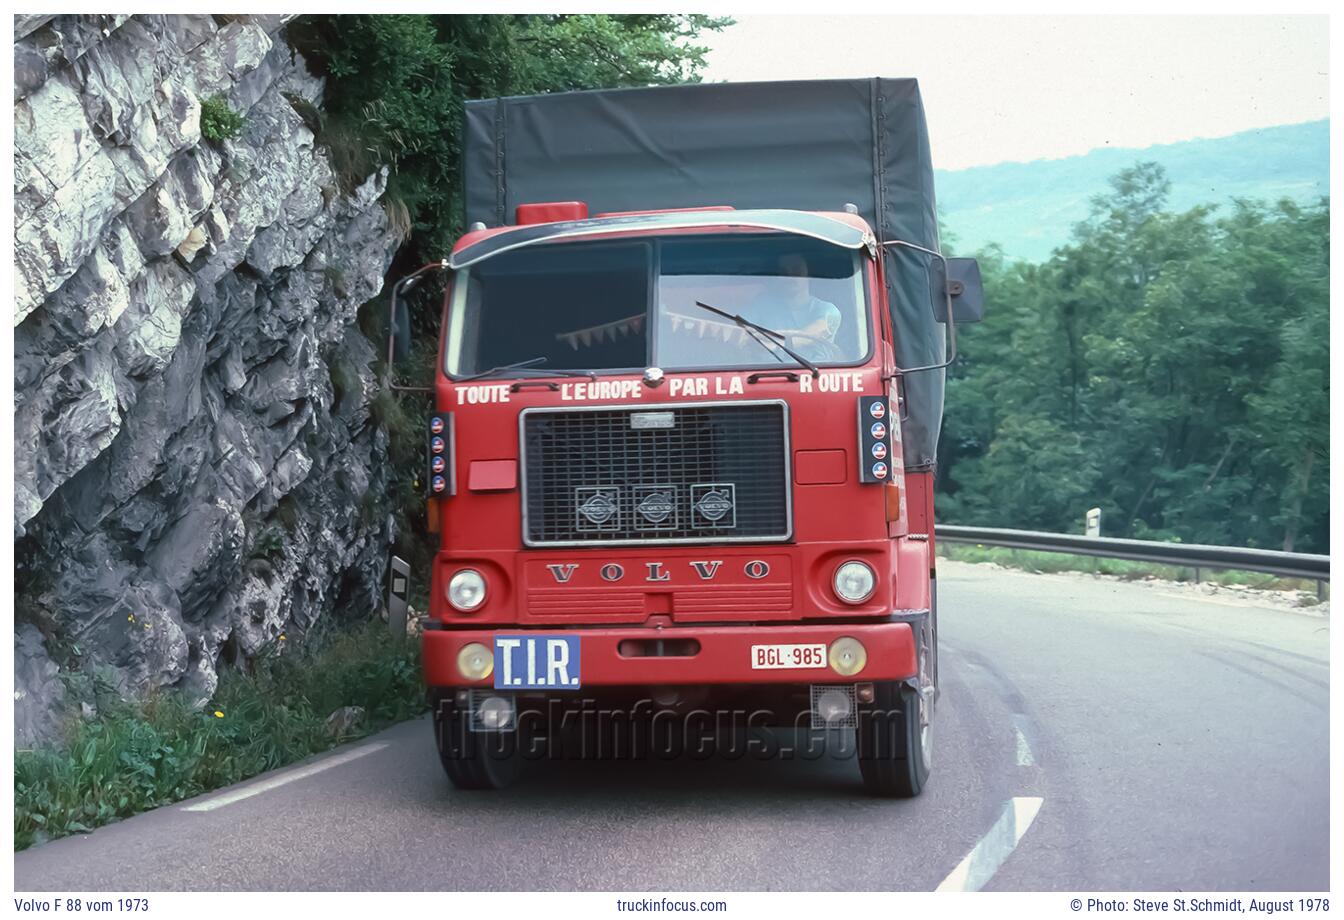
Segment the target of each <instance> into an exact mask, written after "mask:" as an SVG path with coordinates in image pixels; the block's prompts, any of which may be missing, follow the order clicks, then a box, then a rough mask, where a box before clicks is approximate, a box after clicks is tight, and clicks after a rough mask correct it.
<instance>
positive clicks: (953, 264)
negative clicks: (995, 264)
mask: <svg viewBox="0 0 1344 920" xmlns="http://www.w3.org/2000/svg"><path fill="white" fill-rule="evenodd" d="M937 264H938V265H940V266H941V264H942V263H941V262H939V263H937ZM940 274H941V273H940ZM938 293H939V294H940V295H945V294H946V295H951V297H952V321H953V322H954V323H957V324H961V323H978V322H980V321H981V320H982V319H984V318H985V288H984V285H983V284H982V283H981V281H980V263H979V262H977V261H975V259H948V260H947V272H946V275H945V277H943V278H942V285H941V290H939V291H938ZM946 302H947V301H946V297H944V296H939V297H936V298H934V303H935V307H934V316H935V317H936V318H937V320H938V322H940V323H946V322H947V308H946V306H945V304H946Z"/></svg>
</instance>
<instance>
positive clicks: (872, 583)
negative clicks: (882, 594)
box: [835, 560, 877, 604]
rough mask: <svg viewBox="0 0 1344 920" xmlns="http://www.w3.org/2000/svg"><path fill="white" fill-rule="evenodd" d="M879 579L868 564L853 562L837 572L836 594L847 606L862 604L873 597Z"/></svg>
mask: <svg viewBox="0 0 1344 920" xmlns="http://www.w3.org/2000/svg"><path fill="white" fill-rule="evenodd" d="M875 587H877V578H876V577H875V576H874V575H873V570H872V569H871V568H870V567H869V566H868V564H867V563H864V562H857V561H853V560H851V561H850V562H846V563H843V564H841V565H840V566H839V567H838V568H837V569H836V570H835V593H836V596H837V597H839V598H840V600H842V601H844V602H845V603H847V604H862V603H863V602H864V601H866V600H868V598H870V597H872V596H873V589H874V588H875Z"/></svg>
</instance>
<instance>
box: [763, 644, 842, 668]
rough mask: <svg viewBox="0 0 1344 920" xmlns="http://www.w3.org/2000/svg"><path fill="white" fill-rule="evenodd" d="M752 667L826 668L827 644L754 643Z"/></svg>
mask: <svg viewBox="0 0 1344 920" xmlns="http://www.w3.org/2000/svg"><path fill="white" fill-rule="evenodd" d="M751 667H752V669H753V670H770V669H775V668H790V669H802V668H824V667H826V646H825V645H824V644H822V643H820V642H818V643H816V644H810V643H809V644H808V645H753V646H752V647H751Z"/></svg>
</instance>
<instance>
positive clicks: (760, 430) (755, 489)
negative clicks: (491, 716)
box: [523, 403, 790, 545]
mask: <svg viewBox="0 0 1344 920" xmlns="http://www.w3.org/2000/svg"><path fill="white" fill-rule="evenodd" d="M650 412H652V413H656V414H658V415H662V416H666V415H669V414H670V415H671V417H672V426H671V427H667V428H664V427H659V428H643V429H639V428H632V427H631V416H632V415H637V414H641V413H650ZM523 419H524V421H523V439H524V450H525V461H524V490H525V493H526V495H525V502H526V504H525V507H526V511H527V522H526V528H525V530H526V532H525V536H526V538H527V542H528V543H529V544H533V545H536V544H545V543H578V542H582V543H611V542H616V541H619V542H631V541H637V542H643V541H649V542H668V541H671V540H677V541H682V542H690V541H703V542H706V543H710V542H719V541H722V540H725V539H735V540H746V539H756V540H779V539H785V538H787V537H788V535H789V530H790V527H789V505H788V452H787V449H786V432H785V428H786V425H785V414H784V406H783V405H782V404H779V403H736V404H732V405H719V406H694V407H689V406H688V407H678V408H675V409H668V408H666V407H660V408H658V409H647V408H641V409H613V410H599V411H530V412H528V413H526V414H525V415H524V416H523Z"/></svg>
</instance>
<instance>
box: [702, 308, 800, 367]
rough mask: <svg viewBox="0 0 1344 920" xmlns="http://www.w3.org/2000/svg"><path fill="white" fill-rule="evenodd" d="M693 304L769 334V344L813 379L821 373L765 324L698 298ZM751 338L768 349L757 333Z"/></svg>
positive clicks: (743, 325)
mask: <svg viewBox="0 0 1344 920" xmlns="http://www.w3.org/2000/svg"><path fill="white" fill-rule="evenodd" d="M695 305H696V306H697V307H700V308H701V309H704V310H708V311H709V312H710V313H717V314H718V315H719V316H722V317H723V318H724V319H730V320H732V321H733V322H735V323H737V324H738V325H739V326H741V327H742V328H743V329H745V330H747V332H749V333H751V332H758V333H763V334H765V335H768V336H770V343H769V344H770V345H773V346H775V347H776V348H778V349H779V350H780V351H782V352H784V354H786V355H788V356H789V357H790V358H792V359H793V360H795V361H797V362H798V364H799V365H800V366H802V367H805V368H807V369H808V370H809V371H811V372H812V378H813V379H814V380H815V379H816V378H817V377H818V376H819V375H820V374H821V371H819V370H817V366H816V365H815V364H813V363H812V362H811V361H809V360H807V359H806V358H804V357H803V356H802V355H800V354H798V352H796V351H794V350H793V349H792V348H790V347H789V346H787V345H785V344H784V336H783V335H782V334H781V333H778V332H776V331H775V330H773V329H770V328H768V327H766V326H762V325H761V324H760V323H753V322H752V321H751V320H749V319H747V318H746V317H743V316H739V315H737V314H736V313H729V312H728V311H727V310H720V309H719V308H718V307H711V306H710V305H709V304H707V303H701V302H700V301H698V300H697V301H696V302H695ZM752 338H753V339H755V340H756V341H757V342H760V343H761V347H762V348H766V349H767V350H768V346H767V344H766V341H765V340H764V339H762V338H760V337H759V336H758V335H752ZM772 354H773V352H772ZM775 357H776V358H778V355H776V356H775Z"/></svg>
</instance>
